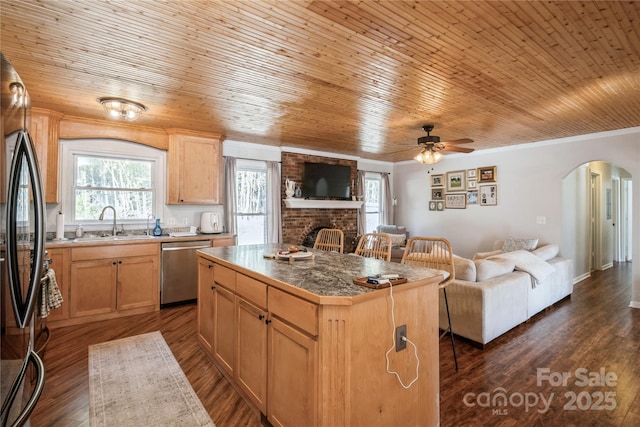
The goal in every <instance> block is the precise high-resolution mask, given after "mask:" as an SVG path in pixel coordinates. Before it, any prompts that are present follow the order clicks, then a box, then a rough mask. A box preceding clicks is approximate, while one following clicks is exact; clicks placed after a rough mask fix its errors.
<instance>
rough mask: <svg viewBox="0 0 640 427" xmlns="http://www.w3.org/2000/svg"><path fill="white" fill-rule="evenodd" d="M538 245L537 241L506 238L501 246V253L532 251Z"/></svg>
mask: <svg viewBox="0 0 640 427" xmlns="http://www.w3.org/2000/svg"><path fill="white" fill-rule="evenodd" d="M537 245H538V239H537V238H535V239H528V238H521V237H507V239H506V240H505V241H504V243H503V244H502V252H513V251H532V250H534V249H535V248H536V246H537Z"/></svg>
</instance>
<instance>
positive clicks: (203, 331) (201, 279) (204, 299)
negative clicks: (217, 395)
mask: <svg viewBox="0 0 640 427" xmlns="http://www.w3.org/2000/svg"><path fill="white" fill-rule="evenodd" d="M214 289H215V285H214V283H213V263H212V262H211V261H208V260H206V259H204V258H198V335H199V337H200V343H202V345H203V346H204V348H205V350H206V351H208V352H209V354H211V355H213V308H214V307H213V295H214Z"/></svg>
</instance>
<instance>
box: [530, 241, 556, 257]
mask: <svg viewBox="0 0 640 427" xmlns="http://www.w3.org/2000/svg"><path fill="white" fill-rule="evenodd" d="M559 252H560V246H558V245H556V244H553V243H550V244H548V245H544V246H540V247H539V248H538V249H536V250H534V251H532V252H531V253H533V254H535V255H537V256H538V257H539V258H541V259H542V260H543V261H549V260H550V259H552V258H555V257H556V256H557V255H558V253H559Z"/></svg>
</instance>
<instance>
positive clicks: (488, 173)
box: [478, 166, 498, 183]
mask: <svg viewBox="0 0 640 427" xmlns="http://www.w3.org/2000/svg"><path fill="white" fill-rule="evenodd" d="M497 179H498V177H497V176H496V167H495V166H485V167H482V168H478V182H481V183H482V182H496V180H497Z"/></svg>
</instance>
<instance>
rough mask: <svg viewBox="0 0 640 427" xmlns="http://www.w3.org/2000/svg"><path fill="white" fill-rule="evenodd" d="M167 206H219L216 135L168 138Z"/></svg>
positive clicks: (171, 135)
mask: <svg viewBox="0 0 640 427" xmlns="http://www.w3.org/2000/svg"><path fill="white" fill-rule="evenodd" d="M168 153H169V162H168V167H169V170H168V175H169V177H168V180H167V185H168V195H167V203H169V204H182V203H185V204H219V203H220V202H221V201H222V200H221V193H222V185H221V183H222V177H221V175H220V174H221V171H222V167H221V166H222V155H221V153H222V151H221V147H220V138H219V136H217V135H216V136H211V137H206V136H199V135H188V134H181V133H175V132H173V134H170V135H169V151H168Z"/></svg>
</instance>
